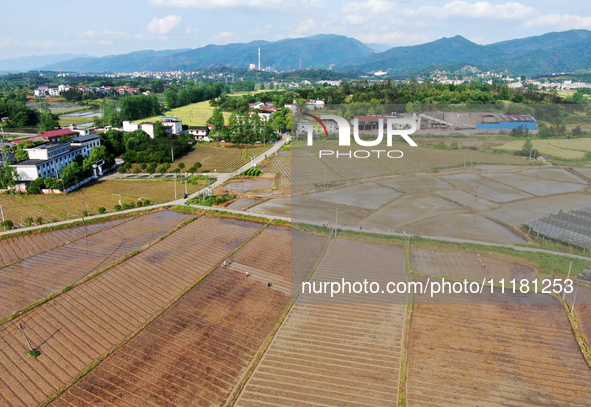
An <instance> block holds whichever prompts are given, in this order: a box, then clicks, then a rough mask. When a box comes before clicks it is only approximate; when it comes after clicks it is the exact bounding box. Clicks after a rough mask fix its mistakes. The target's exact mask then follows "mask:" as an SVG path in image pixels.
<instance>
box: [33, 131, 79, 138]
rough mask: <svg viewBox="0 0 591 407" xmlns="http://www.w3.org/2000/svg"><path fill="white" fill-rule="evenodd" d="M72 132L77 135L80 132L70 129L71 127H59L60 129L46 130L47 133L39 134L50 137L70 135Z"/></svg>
mask: <svg viewBox="0 0 591 407" xmlns="http://www.w3.org/2000/svg"><path fill="white" fill-rule="evenodd" d="M70 134H73V135H75V134H78V132H76V131H74V130H70V129H59V130H49V131H46V132H45V133H41V134H39V135H38V136H40V137H45V138H49V137H60V136H69V135H70Z"/></svg>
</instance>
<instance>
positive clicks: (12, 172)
mask: <svg viewBox="0 0 591 407" xmlns="http://www.w3.org/2000/svg"><path fill="white" fill-rule="evenodd" d="M17 181H18V174H17V172H16V169H15V168H14V167H11V166H9V165H5V166H4V167H2V168H0V188H12V187H13V186H15V185H16V182H17Z"/></svg>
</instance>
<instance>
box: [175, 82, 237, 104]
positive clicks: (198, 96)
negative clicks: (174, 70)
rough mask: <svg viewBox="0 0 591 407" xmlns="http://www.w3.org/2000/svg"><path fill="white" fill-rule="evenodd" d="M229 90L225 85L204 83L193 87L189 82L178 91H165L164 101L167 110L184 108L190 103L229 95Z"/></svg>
mask: <svg viewBox="0 0 591 407" xmlns="http://www.w3.org/2000/svg"><path fill="white" fill-rule="evenodd" d="M229 92H230V88H229V87H228V86H227V85H226V84H225V83H221V82H218V83H206V84H203V85H199V86H194V84H193V83H192V82H189V84H188V86H187V87H185V88H182V89H179V90H174V89H171V88H169V89H166V90H165V91H164V99H165V100H166V106H167V107H168V108H169V109H174V108H175V107H181V106H186V105H188V104H191V103H197V102H202V101H204V100H210V99H215V98H217V97H219V96H221V95H222V94H225V93H229Z"/></svg>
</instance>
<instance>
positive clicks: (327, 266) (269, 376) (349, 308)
mask: <svg viewBox="0 0 591 407" xmlns="http://www.w3.org/2000/svg"><path fill="white" fill-rule="evenodd" d="M335 276H338V279H340V278H342V277H343V278H345V279H346V280H348V281H363V279H364V278H368V279H369V278H372V279H373V278H376V279H378V280H383V279H390V280H391V281H396V280H398V281H406V274H405V273H404V254H403V251H402V249H400V248H393V247H383V246H375V245H369V244H364V243H357V242H351V241H344V240H340V239H338V240H335V241H333V242H332V243H331V245H330V246H329V249H328V251H327V253H326V256H325V257H324V259H323V260H322V262H321V264H320V265H319V267H318V269H317V271H316V273H315V274H314V276H313V280H315V281H317V282H318V281H325V280H332V281H335ZM372 281H373V280H372ZM310 296H311V295H307V297H308V298H307V299H306V295H304V294H302V295H301V296H300V297H299V299H298V301H297V302H296V304H295V306H294V307H293V308H292V310H291V312H290V313H289V315H288V317H287V318H286V320H285V321H284V323H283V324H282V326H281V328H280V329H279V331H278V333H277V334H276V336H275V338H274V340H273V342H272V343H271V346H270V347H269V349H268V350H267V352H266V353H265V355H264V356H263V358H262V360H261V362H260V363H259V365H258V366H257V368H256V370H255V371H254V373H253V375H252V376H251V378H250V379H249V381H248V382H247V384H246V386H245V388H244V390H243V392H242V393H241V395H240V397H239V398H238V400H237V402H236V404H235V405H236V406H241V407H242V406H253V407H254V406H263V405H264V406H267V405H274V406H296V405H297V406H319V405H323V406H361V405H397V398H398V381H399V374H400V357H401V346H402V337H403V331H404V320H405V315H406V305H401V304H391V303H390V304H388V301H382V303H376V299H375V298H369V296H367V295H364V296H362V297H356V298H355V300H357V301H359V302H358V303H350V304H343V303H341V304H338V303H337V302H339V301H341V300H343V298H339V299H337V301H336V302H335V301H332V302H331V301H330V298H328V299H327V298H325V296H322V299H317V298H310ZM399 299H401V300H403V302H404V303H405V302H406V296H405V295H404V296H402V297H399ZM370 302H373V304H371V305H370ZM377 302H379V301H377Z"/></svg>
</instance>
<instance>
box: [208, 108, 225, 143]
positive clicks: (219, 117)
mask: <svg viewBox="0 0 591 407" xmlns="http://www.w3.org/2000/svg"><path fill="white" fill-rule="evenodd" d="M208 122H209V124H211V125H212V126H213V131H214V132H215V133H216V134H217V135H218V136H220V137H222V136H223V135H225V120H224V114H223V113H222V110H221V109H220V108H216V109H214V110H213V115H212V116H211V117H210V119H209V120H208Z"/></svg>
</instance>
